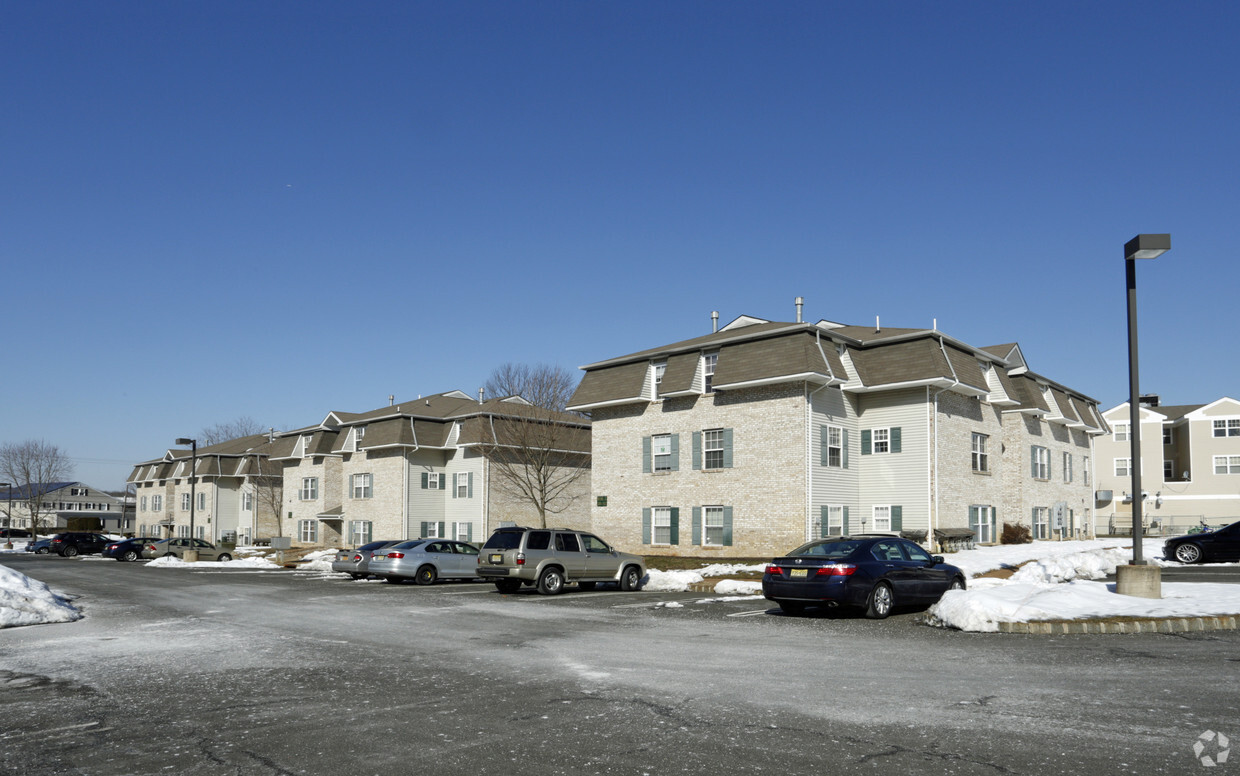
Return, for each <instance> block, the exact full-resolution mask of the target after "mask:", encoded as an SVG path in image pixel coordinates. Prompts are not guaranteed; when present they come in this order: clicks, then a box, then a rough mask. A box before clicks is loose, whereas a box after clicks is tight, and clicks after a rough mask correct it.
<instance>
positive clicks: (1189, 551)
mask: <svg viewBox="0 0 1240 776" xmlns="http://www.w3.org/2000/svg"><path fill="white" fill-rule="evenodd" d="M1175 559H1176V560H1178V561H1179V562H1180V563H1196V562H1197V561H1199V560H1201V548H1200V547H1198V546H1197V545H1195V544H1193V543H1191V542H1186V543H1184V544H1181V545H1180V546H1179V547H1176V548H1175Z"/></svg>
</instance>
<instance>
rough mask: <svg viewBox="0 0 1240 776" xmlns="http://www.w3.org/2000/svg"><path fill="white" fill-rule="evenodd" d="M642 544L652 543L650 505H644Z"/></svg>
mask: <svg viewBox="0 0 1240 776" xmlns="http://www.w3.org/2000/svg"><path fill="white" fill-rule="evenodd" d="M642 544H650V507H642Z"/></svg>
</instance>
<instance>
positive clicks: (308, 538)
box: [297, 520, 319, 544]
mask: <svg viewBox="0 0 1240 776" xmlns="http://www.w3.org/2000/svg"><path fill="white" fill-rule="evenodd" d="M297 538H298V540H299V541H302V542H305V543H307V544H314V543H315V542H317V541H318V540H319V521H318V520H299V521H297Z"/></svg>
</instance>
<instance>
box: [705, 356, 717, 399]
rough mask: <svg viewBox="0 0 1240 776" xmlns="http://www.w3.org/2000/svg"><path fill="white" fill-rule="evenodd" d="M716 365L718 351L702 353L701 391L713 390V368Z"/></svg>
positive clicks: (710, 391)
mask: <svg viewBox="0 0 1240 776" xmlns="http://www.w3.org/2000/svg"><path fill="white" fill-rule="evenodd" d="M718 366H719V354H718V353H703V354H702V393H714V392H715V369H716V368H717V367H718Z"/></svg>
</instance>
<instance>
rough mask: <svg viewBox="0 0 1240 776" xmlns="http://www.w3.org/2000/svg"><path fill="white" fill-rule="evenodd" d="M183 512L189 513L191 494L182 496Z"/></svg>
mask: <svg viewBox="0 0 1240 776" xmlns="http://www.w3.org/2000/svg"><path fill="white" fill-rule="evenodd" d="M181 511H182V512H188V511H189V494H188V493H182V494H181Z"/></svg>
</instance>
